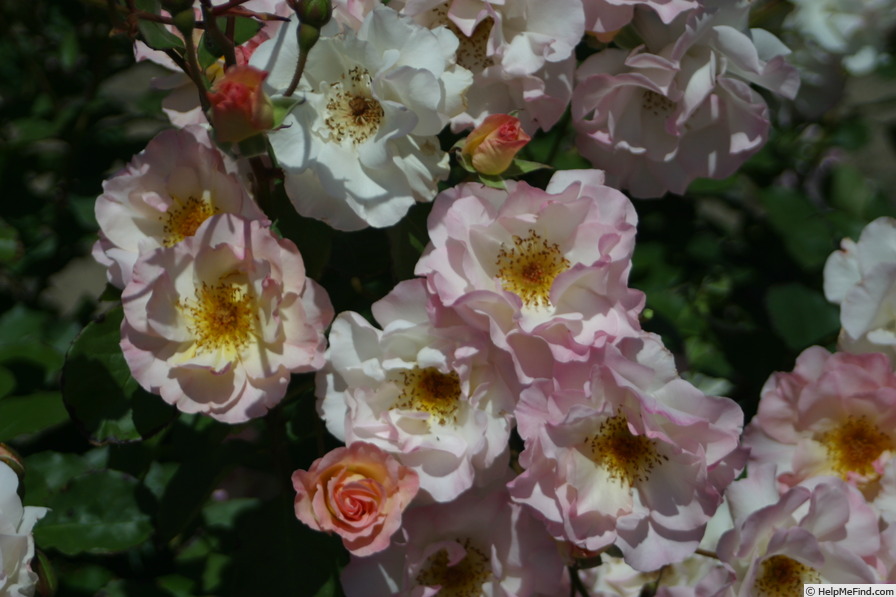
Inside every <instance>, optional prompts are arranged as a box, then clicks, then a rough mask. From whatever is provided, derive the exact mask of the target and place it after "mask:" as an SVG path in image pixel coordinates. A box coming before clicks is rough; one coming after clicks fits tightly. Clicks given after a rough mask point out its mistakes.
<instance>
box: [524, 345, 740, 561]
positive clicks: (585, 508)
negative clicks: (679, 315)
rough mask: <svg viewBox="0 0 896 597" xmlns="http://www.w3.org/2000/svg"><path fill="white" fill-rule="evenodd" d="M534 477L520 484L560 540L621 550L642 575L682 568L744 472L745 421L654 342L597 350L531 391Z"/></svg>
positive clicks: (529, 456) (529, 442)
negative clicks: (681, 372) (683, 375)
mask: <svg viewBox="0 0 896 597" xmlns="http://www.w3.org/2000/svg"><path fill="white" fill-rule="evenodd" d="M515 414H516V417H517V423H518V431H519V433H520V435H521V436H522V438H523V440H524V442H525V446H526V448H525V450H524V451H523V452H522V454H520V458H519V463H520V465H521V466H522V467H523V468H525V469H526V470H525V471H524V472H523V473H522V474H521V475H520V476H518V477H517V478H516V479H514V480H513V481H512V482H511V483H510V484H509V485H508V487H509V489H510V494H511V496H512V497H513V499H514V500H515V501H517V502H520V503H523V504H526V505H528V506H530V507H531V508H532V509H533V511H535V512H536V513H537V515H538V516H539V518H541V519H542V520H543V521H544V523H545V525H546V527H547V529H548V532H550V533H551V534H552V535H553V536H554V537H555V538H557V539H562V540H566V541H569V542H571V543H573V544H574V545H576V546H577V547H579V548H581V549H585V550H588V551H599V550H602V549H605V548H607V547H609V546H611V545H616V546H617V547H618V548H619V549H620V550H621V551H622V553H623V555H624V556H625V561H626V562H627V563H628V564H629V565H631V566H632V567H633V568H635V569H636V570H640V571H650V570H656V569H658V568H660V567H661V566H664V565H667V564H670V563H675V562H679V561H681V560H682V559H684V558H685V557H687V556H688V555H689V554H691V553H693V552H694V550H695V549H696V548H697V546H698V544H699V543H700V539H701V537H702V536H703V533H704V529H705V528H706V525H707V522H708V521H709V519H710V517H711V516H712V515H713V514H714V513H715V511H716V509H717V508H718V507H719V504H720V503H721V501H722V492H723V491H724V489H725V487H727V485H728V484H729V483H730V482H731V481H732V480H733V479H734V477H735V475H736V473H737V472H738V470H739V469H740V468H741V467H742V466H743V462H744V460H745V458H744V455H743V454H742V452H741V451H740V450H739V449H738V439H739V436H740V431H741V426H742V423H743V413H742V412H741V410H740V408H739V407H738V406H737V404H736V403H734V402H733V401H731V400H729V399H727V398H720V397H714V396H707V395H705V394H703V393H702V392H700V391H699V390H698V389H697V388H695V387H694V386H692V385H691V384H689V383H688V382H686V381H684V380H683V379H681V378H680V377H678V375H677V373H676V372H675V366H674V363H673V358H672V355H671V353H669V352H668V351H666V350H665V349H664V348H663V347H662V344H661V343H660V341H659V340H658V339H657V338H656V337H654V336H647V335H645V336H644V337H642V338H641V339H635V338H629V339H624V340H620V341H619V346H615V345H612V344H604V345H601V346H596V347H595V348H594V349H593V351H592V353H591V355H590V359H589V360H588V361H586V362H583V363H577V362H566V363H557V364H556V365H555V376H554V379H553V380H552V383H541V384H535V385H533V386H531V387H530V388H527V389H525V390H523V392H522V395H521V396H520V402H519V404H518V406H517V409H516V411H515Z"/></svg>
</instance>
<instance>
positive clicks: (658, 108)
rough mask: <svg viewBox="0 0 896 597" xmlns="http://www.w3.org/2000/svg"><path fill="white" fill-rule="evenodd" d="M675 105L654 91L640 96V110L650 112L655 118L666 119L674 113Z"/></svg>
mask: <svg viewBox="0 0 896 597" xmlns="http://www.w3.org/2000/svg"><path fill="white" fill-rule="evenodd" d="M676 107H677V104H676V103H675V102H673V101H672V100H670V99H669V98H668V97H666V96H665V95H660V94H659V93H657V92H656V91H650V90H648V91H645V92H644V95H642V96H641V109H642V110H644V111H645V112H650V113H652V114H653V115H654V116H656V117H657V118H663V119H665V118H668V117H669V116H671V115H672V113H673V112H674V111H675V108H676Z"/></svg>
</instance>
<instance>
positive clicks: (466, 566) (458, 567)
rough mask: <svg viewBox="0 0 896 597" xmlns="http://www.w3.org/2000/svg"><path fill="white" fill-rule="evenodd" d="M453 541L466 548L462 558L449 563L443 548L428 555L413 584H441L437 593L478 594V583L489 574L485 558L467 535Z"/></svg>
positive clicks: (464, 596)
mask: <svg viewBox="0 0 896 597" xmlns="http://www.w3.org/2000/svg"><path fill="white" fill-rule="evenodd" d="M457 542H458V543H460V544H461V545H463V546H464V549H465V550H466V551H467V553H466V555H465V556H464V558H463V559H462V560H461V561H459V562H457V563H456V564H455V565H454V566H450V565H449V564H448V553H447V552H446V551H445V550H444V549H443V550H441V551H439V552H437V553H435V554H433V555H431V556H429V558H428V559H427V560H426V564H425V565H424V566H423V569H422V570H421V571H420V573H419V574H417V579H416V580H417V584H419V585H425V586H429V587H433V586H440V587H442V588H441V590H439V597H480V596H481V595H482V584H483V583H485V582H486V581H488V580H489V579H490V578H491V577H492V568H491V564H490V562H489V558H488V556H486V555H485V553H484V552H483V551H482V550H481V549H479V548H477V547H475V546H473V545H472V544H471V542H470V540H469V539H462V540H461V539H457Z"/></svg>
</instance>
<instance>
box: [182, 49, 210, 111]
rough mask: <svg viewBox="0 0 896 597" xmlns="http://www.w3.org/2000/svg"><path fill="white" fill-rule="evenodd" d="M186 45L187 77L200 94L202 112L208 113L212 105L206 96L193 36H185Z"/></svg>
mask: <svg viewBox="0 0 896 597" xmlns="http://www.w3.org/2000/svg"><path fill="white" fill-rule="evenodd" d="M184 45H185V46H186V48H187V75H188V76H189V77H190V78H191V79H193V83H194V84H195V85H196V90H197V91H198V92H199V103H200V104H201V105H202V111H203V112H208V110H209V108H211V103H209V101H208V95H207V94H206V87H205V82H204V81H203V76H202V70H201V68H200V66H199V58H198V57H197V56H196V44H195V43H194V42H193V36H192V35H184Z"/></svg>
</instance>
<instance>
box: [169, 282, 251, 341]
mask: <svg viewBox="0 0 896 597" xmlns="http://www.w3.org/2000/svg"><path fill="white" fill-rule="evenodd" d="M180 308H181V310H182V311H183V313H184V314H185V315H186V318H187V329H188V330H189V331H190V333H191V334H192V335H193V336H194V338H195V341H194V342H195V346H196V350H197V352H204V351H213V350H225V351H229V352H238V351H239V350H240V349H242V348H244V347H245V346H246V345H247V344H248V343H249V340H250V339H251V338H252V336H253V335H254V330H255V322H256V320H257V319H258V307H257V305H256V303H255V299H254V297H253V296H252V294H251V293H250V292H249V291H248V289H246V288H245V287H243V286H240V285H236V284H228V283H226V282H220V283H219V284H217V285H216V286H210V285H208V284H206V283H203V284H202V285H201V286H200V287H198V288H197V289H196V294H195V297H194V298H193V299H185V300H182V301H181V303H180Z"/></svg>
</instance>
